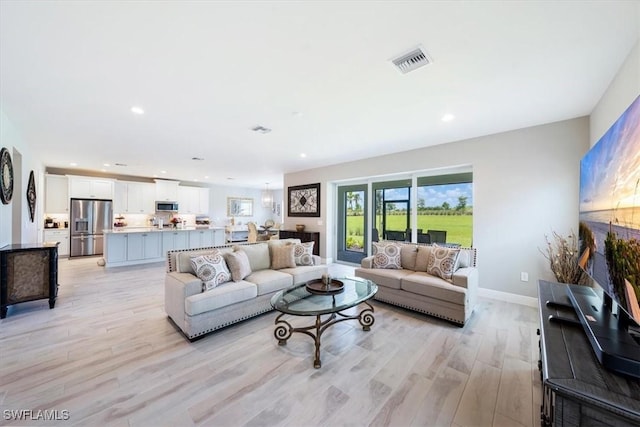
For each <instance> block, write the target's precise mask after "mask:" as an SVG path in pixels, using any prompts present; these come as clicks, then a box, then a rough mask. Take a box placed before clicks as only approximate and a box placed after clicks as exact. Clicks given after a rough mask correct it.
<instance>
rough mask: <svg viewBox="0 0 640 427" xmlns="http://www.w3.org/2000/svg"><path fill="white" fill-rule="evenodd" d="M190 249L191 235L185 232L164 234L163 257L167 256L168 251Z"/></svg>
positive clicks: (167, 232)
mask: <svg viewBox="0 0 640 427" xmlns="http://www.w3.org/2000/svg"><path fill="white" fill-rule="evenodd" d="M188 248H189V234H188V233H187V232H185V231H163V232H162V256H166V255H167V251H172V250H175V249H188Z"/></svg>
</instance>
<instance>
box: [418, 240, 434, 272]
mask: <svg viewBox="0 0 640 427" xmlns="http://www.w3.org/2000/svg"><path fill="white" fill-rule="evenodd" d="M432 250H433V246H430V245H429V246H425V245H418V254H417V255H416V269H415V271H427V266H428V265H429V258H431V251H432Z"/></svg>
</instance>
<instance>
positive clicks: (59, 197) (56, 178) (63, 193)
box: [44, 174, 69, 252]
mask: <svg viewBox="0 0 640 427" xmlns="http://www.w3.org/2000/svg"><path fill="white" fill-rule="evenodd" d="M44 179H45V183H44V186H45V193H44V194H45V196H44V212H45V213H47V214H56V213H68V212H69V179H68V178H67V177H66V176H63V175H49V174H47V175H45V178H44ZM58 252H59V249H58Z"/></svg>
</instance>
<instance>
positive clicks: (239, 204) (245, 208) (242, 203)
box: [227, 197, 253, 217]
mask: <svg viewBox="0 0 640 427" xmlns="http://www.w3.org/2000/svg"><path fill="white" fill-rule="evenodd" d="M227 216H229V217H235V216H253V199H249V198H245V197H227Z"/></svg>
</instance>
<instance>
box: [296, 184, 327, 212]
mask: <svg viewBox="0 0 640 427" xmlns="http://www.w3.org/2000/svg"><path fill="white" fill-rule="evenodd" d="M288 214H289V216H320V183H317V184H309V185H296V186H293V187H289V201H288Z"/></svg>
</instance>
